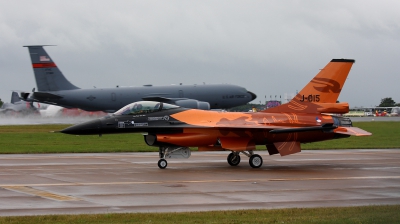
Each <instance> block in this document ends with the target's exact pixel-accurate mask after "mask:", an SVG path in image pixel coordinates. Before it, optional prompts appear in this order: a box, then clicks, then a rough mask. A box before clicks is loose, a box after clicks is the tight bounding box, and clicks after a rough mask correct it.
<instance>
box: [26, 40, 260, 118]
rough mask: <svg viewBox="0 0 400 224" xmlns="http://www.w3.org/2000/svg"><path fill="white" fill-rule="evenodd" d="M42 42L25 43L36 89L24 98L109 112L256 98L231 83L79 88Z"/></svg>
mask: <svg viewBox="0 0 400 224" xmlns="http://www.w3.org/2000/svg"><path fill="white" fill-rule="evenodd" d="M43 46H48V45H35V46H24V47H28V50H29V53H30V57H31V61H32V67H33V72H34V74H35V79H36V85H37V91H35V89H33V93H30V94H29V93H21V98H23V99H24V100H25V101H31V102H42V103H47V104H52V105H58V106H63V107H66V108H80V109H83V110H86V111H104V112H108V113H112V112H115V111H117V110H118V109H120V108H121V107H123V106H125V105H127V104H129V103H132V102H135V101H141V100H151V101H160V102H164V103H170V104H175V105H178V106H182V107H186V108H196V109H203V110H208V109H224V108H231V107H235V106H239V105H243V104H246V103H248V102H250V101H252V100H254V99H255V98H256V95H255V94H254V93H252V92H250V91H247V90H246V89H245V88H243V87H241V86H237V85H230V84H211V85H210V84H207V85H206V84H204V85H169V86H152V85H144V86H141V87H115V88H93V89H80V88H78V87H77V86H75V85H74V84H72V83H71V82H70V81H68V80H67V79H66V78H65V76H64V75H63V74H62V72H61V71H60V69H59V68H58V67H57V65H56V64H55V63H54V60H52V59H51V57H50V56H49V55H48V54H47V52H46V51H45V50H44V48H43Z"/></svg>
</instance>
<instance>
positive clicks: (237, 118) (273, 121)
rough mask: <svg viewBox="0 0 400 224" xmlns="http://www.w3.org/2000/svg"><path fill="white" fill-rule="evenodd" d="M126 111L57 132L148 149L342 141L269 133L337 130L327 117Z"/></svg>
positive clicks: (324, 134) (329, 135) (329, 134)
mask: <svg viewBox="0 0 400 224" xmlns="http://www.w3.org/2000/svg"><path fill="white" fill-rule="evenodd" d="M155 103H156V102H153V104H155ZM165 105H167V104H165ZM125 108H128V109H125V110H124V109H121V110H120V111H118V112H116V113H115V114H113V115H109V116H106V117H103V118H100V119H96V120H93V121H89V122H86V123H83V124H78V125H75V126H72V127H70V128H67V129H65V130H63V131H62V132H63V133H67V134H78V135H90V134H98V135H102V134H121V133H144V134H145V136H146V137H145V140H146V142H147V143H148V144H149V141H153V140H154V141H153V143H150V144H149V145H174V146H185V147H198V146H210V145H215V144H217V142H218V141H219V140H220V139H223V138H240V139H249V141H251V142H252V143H254V144H255V145H266V144H272V143H274V142H300V143H306V142H315V141H322V140H328V139H333V138H338V137H341V136H340V135H339V134H335V133H334V132H333V131H332V129H331V130H330V131H321V130H314V131H307V132H302V131H299V132H292V133H278V134H276V133H271V132H270V131H271V130H273V129H285V128H309V127H316V128H319V127H321V126H322V125H323V124H335V125H337V126H340V125H341V121H340V119H339V118H336V117H333V116H330V115H321V114H289V113H265V112H258V113H252V112H246V113H241V112H221V111H204V110H196V109H186V108H182V107H175V108H174V107H172V108H167V109H162V110H161V109H160V110H158V109H157V110H153V109H151V108H153V106H150V107H149V108H150V110H148V111H145V110H143V111H141V112H139V113H136V112H135V113H131V114H128V113H129V111H128V112H126V111H127V110H129V108H132V107H129V106H126V107H125ZM346 125H348V124H346ZM350 125H351V124H350ZM342 137H345V136H342ZM146 138H147V139H146ZM152 138H154V139H153V140H152ZM155 142H157V143H155Z"/></svg>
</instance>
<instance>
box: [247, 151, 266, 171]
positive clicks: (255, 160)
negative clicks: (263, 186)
mask: <svg viewBox="0 0 400 224" xmlns="http://www.w3.org/2000/svg"><path fill="white" fill-rule="evenodd" d="M249 163H250V166H251V167H253V168H260V167H261V165H262V164H263V159H262V157H261V156H259V155H257V154H254V155H252V156H250V159H249Z"/></svg>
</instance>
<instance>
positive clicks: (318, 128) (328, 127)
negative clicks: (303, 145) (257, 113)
mask: <svg viewBox="0 0 400 224" xmlns="http://www.w3.org/2000/svg"><path fill="white" fill-rule="evenodd" d="M335 128H337V126H335V125H333V124H323V125H322V126H316V127H302V128H282V129H274V130H271V131H269V133H273V134H281V133H292V132H305V131H330V130H333V129H335Z"/></svg>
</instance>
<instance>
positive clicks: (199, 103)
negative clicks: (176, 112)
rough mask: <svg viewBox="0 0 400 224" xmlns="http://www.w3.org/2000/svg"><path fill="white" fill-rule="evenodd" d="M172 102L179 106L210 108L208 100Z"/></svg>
mask: <svg viewBox="0 0 400 224" xmlns="http://www.w3.org/2000/svg"><path fill="white" fill-rule="evenodd" d="M174 104H176V105H178V106H180V107H185V108H191V109H200V110H209V109H210V104H209V103H208V102H204V101H198V100H177V101H175V102H174Z"/></svg>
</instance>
